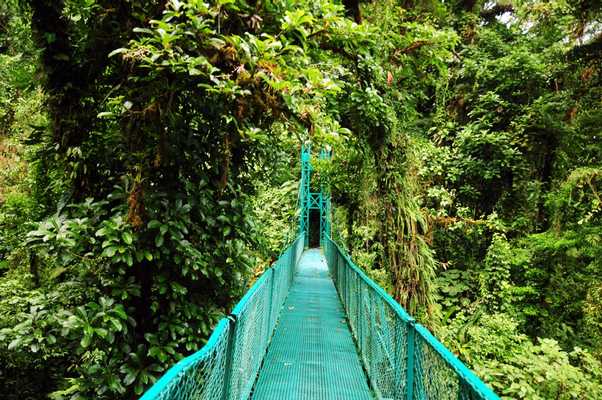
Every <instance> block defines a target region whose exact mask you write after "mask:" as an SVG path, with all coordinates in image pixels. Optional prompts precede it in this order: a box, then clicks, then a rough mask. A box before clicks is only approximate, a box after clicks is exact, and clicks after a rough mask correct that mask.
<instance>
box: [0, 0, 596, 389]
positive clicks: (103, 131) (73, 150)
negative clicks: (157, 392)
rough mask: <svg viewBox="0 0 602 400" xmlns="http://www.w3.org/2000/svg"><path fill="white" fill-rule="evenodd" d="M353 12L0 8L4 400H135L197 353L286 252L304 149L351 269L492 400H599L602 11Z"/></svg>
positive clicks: (540, 6) (397, 5) (89, 1)
mask: <svg viewBox="0 0 602 400" xmlns="http://www.w3.org/2000/svg"><path fill="white" fill-rule="evenodd" d="M569 3H570V4H569ZM344 4H347V3H345V2H344ZM359 11H360V14H363V18H362V23H355V22H353V21H351V20H350V19H348V18H345V16H344V15H345V13H347V14H349V15H352V14H353V13H350V10H348V9H347V10H346V9H345V6H344V5H342V4H340V2H334V1H331V0H319V1H297V2H290V1H280V0H278V1H270V2H245V1H243V0H225V1H215V2H207V3H204V2H200V1H194V0H186V1H184V0H179V1H176V0H170V1H167V2H156V1H148V0H131V1H126V2H117V3H115V2H107V1H99V0H65V1H29V2H21V1H16V0H9V1H5V2H3V3H2V4H1V5H0V365H2V366H3V368H2V371H1V373H0V390H2V392H3V393H9V394H8V396H13V395H12V393H13V392H14V390H12V388H14V387H19V388H22V393H20V394H18V395H17V394H15V395H14V396H13V397H9V398H17V397H18V398H32V399H34V398H42V397H44V398H46V397H48V396H49V395H50V396H51V397H52V398H54V399H73V400H75V399H83V398H97V399H113V398H133V397H136V396H137V395H139V394H140V393H142V392H143V391H144V390H145V389H146V388H148V387H149V386H150V385H151V384H152V382H153V381H154V380H155V379H156V378H157V377H158V376H159V375H160V374H161V373H162V372H164V371H165V370H166V368H167V367H168V366H170V365H172V364H173V363H174V362H176V361H177V360H179V359H180V358H182V357H183V356H184V355H186V354H189V353H191V352H192V351H194V350H195V349H198V348H199V347H200V346H202V345H203V343H204V341H205V340H206V338H207V337H208V335H209V333H210V332H211V329H212V327H213V325H214V323H215V322H216V321H217V320H218V318H219V317H220V316H221V315H223V313H225V312H227V310H228V309H229V308H230V307H231V305H232V304H233V303H234V301H235V300H236V299H237V298H238V297H239V296H240V295H241V294H242V293H243V292H244V290H245V289H246V287H247V284H248V282H249V281H251V280H252V279H253V277H254V275H255V274H256V273H257V272H259V271H260V270H262V268H264V267H265V266H266V265H268V264H269V262H270V261H271V260H272V259H273V258H274V257H275V256H276V255H277V252H278V251H279V250H280V249H282V247H283V245H284V243H285V242H286V241H287V240H290V238H291V237H292V236H291V235H292V232H293V231H294V226H295V224H296V221H297V218H298V216H297V215H295V213H294V210H295V202H296V190H295V189H296V185H297V183H296V180H297V179H298V173H297V170H298V165H297V164H296V160H297V157H298V152H299V144H300V143H301V142H306V141H310V142H311V143H312V145H313V146H314V149H318V148H320V147H326V146H329V148H331V149H332V150H333V154H334V157H333V160H332V161H322V162H320V163H318V164H317V165H316V170H315V171H314V173H315V179H314V182H315V183H316V184H324V185H327V186H328V187H330V188H331V191H332V198H333V202H334V203H335V204H336V207H335V210H336V214H335V219H334V225H335V228H336V230H335V231H336V232H337V234H338V232H340V234H341V237H342V239H343V240H344V241H345V242H346V244H347V246H348V248H349V250H350V251H351V252H352V254H353V257H354V259H355V260H356V261H357V262H358V264H359V265H361V266H363V267H364V268H365V269H366V270H367V271H368V273H369V274H370V275H371V276H372V277H373V278H374V279H375V280H376V281H377V282H379V283H380V284H381V285H382V286H383V287H385V288H386V289H387V290H388V291H389V292H390V293H391V294H392V295H393V296H394V297H395V298H396V299H397V300H398V301H400V302H401V303H402V304H403V305H404V306H405V307H406V308H408V310H409V311H411V312H412V313H414V314H416V315H417V316H418V317H419V318H421V319H423V320H425V322H427V323H428V324H429V325H430V326H432V327H434V328H437V329H438V330H440V333H443V334H444V337H445V339H446V342H447V343H449V344H450V345H451V346H452V347H453V348H454V349H455V350H456V351H457V352H458V354H459V355H460V356H461V357H462V358H463V359H464V360H466V361H467V362H468V363H469V364H471V365H472V366H474V367H475V368H476V370H477V372H478V373H479V374H481V376H483V377H484V378H485V379H486V380H487V381H488V382H489V383H490V384H491V385H493V386H494V387H495V388H496V389H497V390H498V391H499V392H500V393H502V394H503V395H505V396H507V397H508V398H528V399H537V398H586V397H591V396H592V394H597V393H599V392H601V391H602V390H601V388H600V385H599V383H598V382H600V379H601V372H600V369H601V367H600V364H599V361H600V357H602V356H601V354H602V349H601V348H600V343H602V336H601V335H602V334H601V332H602V323H601V322H600V317H599V316H600V310H601V304H602V300H601V289H600V288H601V286H600V282H602V275H601V271H602V266H601V264H600V263H601V262H602V261H601V260H602V253H601V250H600V249H602V246H600V240H601V237H602V231H601V230H600V222H601V219H600V218H601V210H602V202H601V201H600V193H602V192H601V182H602V181H601V179H600V176H601V173H600V163H601V160H602V146H601V143H600V141H601V140H602V139H601V138H602V135H601V133H600V126H602V118H601V117H600V112H599V100H600V95H601V93H602V92H601V89H600V88H601V85H600V76H601V74H600V62H599V60H600V48H601V46H600V33H599V29H600V26H599V23H598V22H597V20H598V19H599V17H600V15H602V10H600V7H598V6H596V5H593V4H589V3H588V2H585V1H577V2H566V1H562V0H554V1H539V0H528V1H516V2H512V3H509V2H497V3H495V4H493V2H484V1H478V2H474V1H472V2H471V1H453V2H447V1H446V2H443V1H438V0H429V1H402V2H398V1H393V0H377V1H372V2H367V3H364V2H363V3H362V4H361V9H360V10H359ZM501 12H504V14H501ZM502 15H503V16H502ZM590 353H591V354H593V356H592V355H591V354H590ZM594 357H596V358H594ZM6 388H8V389H6ZM594 396H595V395H594Z"/></svg>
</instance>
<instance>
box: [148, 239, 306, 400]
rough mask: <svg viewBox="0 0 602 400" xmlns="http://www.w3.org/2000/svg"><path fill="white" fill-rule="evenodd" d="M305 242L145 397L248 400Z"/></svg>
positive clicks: (267, 273)
mask: <svg viewBox="0 0 602 400" xmlns="http://www.w3.org/2000/svg"><path fill="white" fill-rule="evenodd" d="M303 245H304V233H301V234H300V235H299V236H297V238H296V239H295V240H294V241H293V243H292V244H291V245H290V246H289V247H288V248H287V249H286V250H285V251H284V252H283V253H282V254H281V256H280V257H279V258H278V260H277V261H276V262H275V263H274V264H273V266H272V267H271V268H269V269H267V270H266V271H265V272H264V273H263V274H262V275H261V276H260V277H259V279H257V281H255V283H254V284H253V286H251V288H250V289H249V290H248V291H247V293H246V294H245V295H244V296H243V297H242V299H241V300H240V301H239V302H238V303H237V304H236V306H235V307H234V309H233V310H232V313H231V314H230V315H228V316H227V317H225V318H222V319H221V320H220V321H219V322H218V323H217V325H216V327H215V329H214V331H213V333H212V334H211V336H210V337H209V339H208V341H207V343H206V344H205V346H203V347H202V348H201V349H200V350H198V351H197V352H196V353H194V354H192V355H190V356H188V357H185V358H184V359H182V360H180V361H179V362H178V363H177V364H175V365H174V366H173V367H171V368H170V369H169V370H168V371H167V372H166V373H165V374H164V375H163V376H162V377H161V378H160V379H159V380H158V381H157V382H156V383H155V384H154V385H153V386H152V387H151V388H150V389H149V390H148V391H147V392H146V393H145V394H144V395H143V396H142V397H141V399H140V400H190V399H203V400H241V399H247V398H248V397H249V394H250V392H251V389H252V386H253V383H254V382H255V378H256V376H257V373H258V372H259V368H260V367H261V361H262V360H263V357H264V355H265V353H266V351H267V348H268V345H269V343H270V340H271V337H272V334H273V333H274V328H275V326H276V321H277V318H278V314H279V312H280V309H281V308H282V306H283V304H284V301H285V299H286V296H287V295H288V292H289V289H290V287H291V285H292V282H293V277H294V272H295V268H296V266H297V264H298V262H299V259H300V257H301V254H302V252H303Z"/></svg>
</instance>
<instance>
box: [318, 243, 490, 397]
mask: <svg viewBox="0 0 602 400" xmlns="http://www.w3.org/2000/svg"><path fill="white" fill-rule="evenodd" d="M325 252H326V258H327V260H328V267H329V269H330V273H331V275H332V277H333V280H334V283H335V287H336V288H337V291H338V293H339V297H340V298H341V302H342V303H343V306H344V308H345V311H346V314H347V318H348V321H349V325H350V327H351V331H352V332H353V335H354V337H355V340H356V344H357V347H358V352H359V354H360V358H361V360H362V362H363V364H364V368H365V370H366V372H367V374H368V379H369V381H370V383H371V386H372V389H373V391H374V393H375V394H376V396H377V397H378V398H382V399H417V400H424V399H437V400H441V399H454V400H457V399H498V397H497V395H496V394H495V393H494V392H493V391H492V390H491V389H489V387H487V386H486V385H485V384H484V383H483V382H482V381H481V380H480V379H479V378H478V377H477V376H476V375H474V373H472V372H471V371H470V370H469V369H468V368H467V367H466V366H465V365H464V364H462V363H461V362H460V361H459V360H458V359H457V358H456V357H455V356H454V355H453V354H452V353H451V352H450V351H449V350H447V349H446V348H445V347H444V346H443V345H442V344H441V342H439V341H438V340H437V339H436V338H435V337H434V336H433V335H432V334H431V333H430V332H429V331H428V330H427V329H426V328H425V327H423V326H422V325H420V324H418V323H416V322H415V321H414V319H413V318H412V317H410V316H409V315H408V313H407V312H406V311H405V310H404V309H403V308H402V307H401V306H400V305H399V304H398V303H397V302H395V301H394V300H393V299H392V298H391V297H390V296H389V295H388V294H387V293H386V292H385V291H384V290H383V289H382V288H381V287H380V286H378V285H377V284H376V283H374V281H372V280H371V279H370V278H368V277H367V276H366V275H365V274H364V273H363V272H362V271H361V270H360V269H359V268H358V267H357V266H356V265H355V264H354V263H353V262H352V261H351V259H350V258H349V256H348V255H347V253H346V252H345V251H344V250H342V249H341V248H340V247H339V246H338V245H337V244H336V243H335V242H334V241H333V240H332V239H331V238H327V239H326V240H325Z"/></svg>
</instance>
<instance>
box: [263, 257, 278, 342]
mask: <svg viewBox="0 0 602 400" xmlns="http://www.w3.org/2000/svg"><path fill="white" fill-rule="evenodd" d="M270 271H271V272H272V276H271V279H270V281H271V282H270V292H269V293H270V294H269V298H268V301H269V306H268V316H267V318H266V319H267V320H268V322H267V325H268V326H267V328H266V330H265V332H266V336H267V338H266V348H267V345H268V344H269V343H270V338H271V337H272V315H273V314H274V310H273V309H272V308H273V307H274V281H275V280H276V278H275V277H276V272H275V271H274V267H272V268H270Z"/></svg>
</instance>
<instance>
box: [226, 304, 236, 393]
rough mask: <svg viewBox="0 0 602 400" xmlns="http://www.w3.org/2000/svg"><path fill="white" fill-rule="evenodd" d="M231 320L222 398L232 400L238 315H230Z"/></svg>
mask: <svg viewBox="0 0 602 400" xmlns="http://www.w3.org/2000/svg"><path fill="white" fill-rule="evenodd" d="M228 320H229V321H230V329H229V331H228V344H227V346H226V371H225V373H224V388H223V390H222V400H230V399H231V397H232V393H231V390H232V385H231V384H230V383H231V382H230V381H231V380H232V359H233V358H234V352H235V351H236V349H235V346H234V344H235V343H234V342H235V338H236V327H237V326H238V324H237V323H236V322H237V321H236V317H235V316H233V315H229V316H228Z"/></svg>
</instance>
